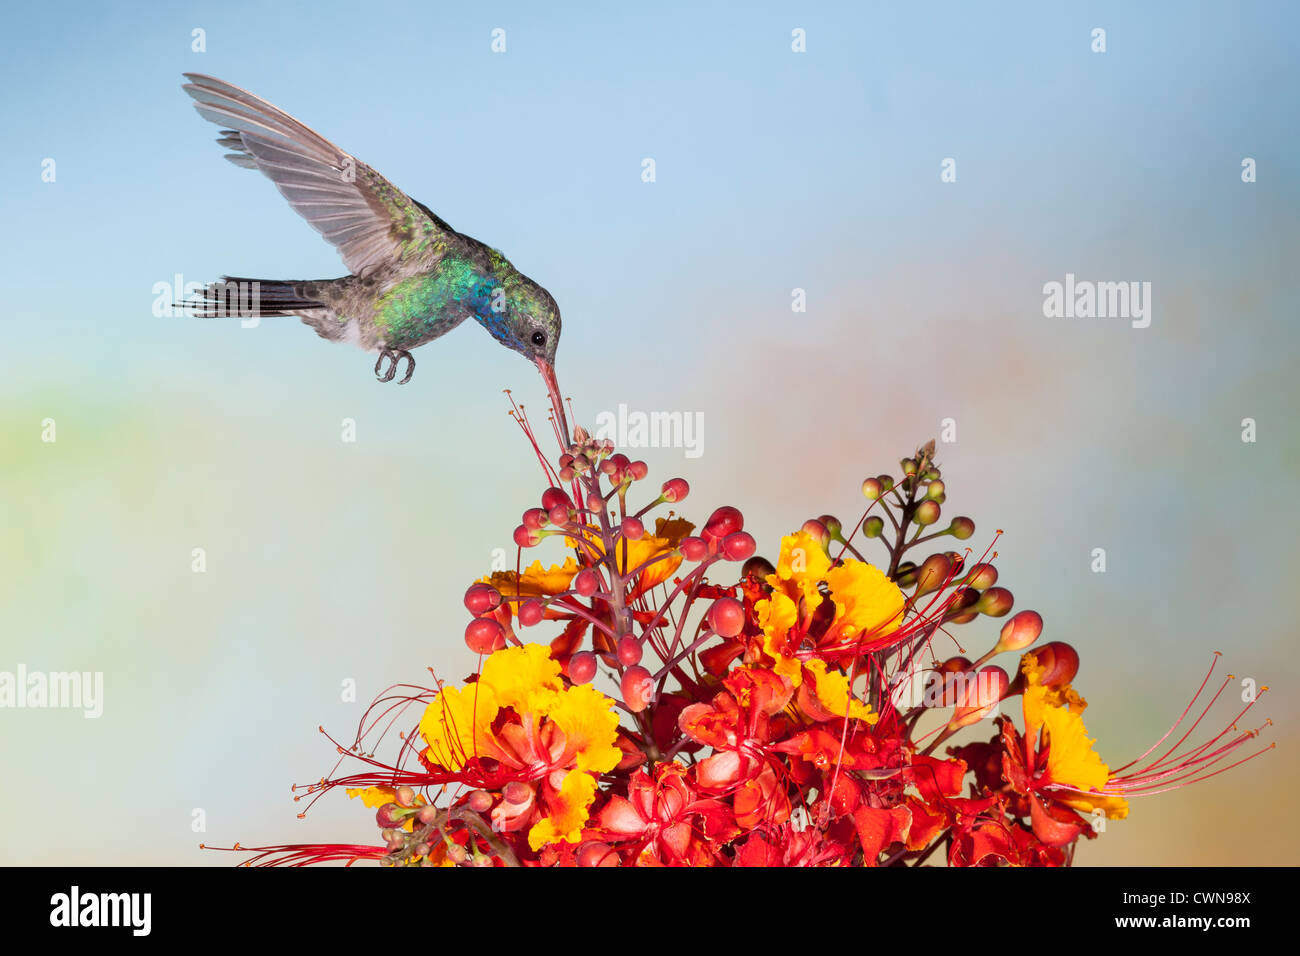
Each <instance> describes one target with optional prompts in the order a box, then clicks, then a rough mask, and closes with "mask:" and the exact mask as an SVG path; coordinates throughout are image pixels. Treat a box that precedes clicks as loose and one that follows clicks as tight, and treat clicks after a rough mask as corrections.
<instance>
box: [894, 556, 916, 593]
mask: <svg viewBox="0 0 1300 956" xmlns="http://www.w3.org/2000/svg"><path fill="white" fill-rule="evenodd" d="M894 583H895V584H897V585H898V586H899V587H900V588H910V587H911V586H912V585H914V584H915V583H916V562H915V561H903V562H901V563H900V564H899V565H898V568H897V570H895V571H894Z"/></svg>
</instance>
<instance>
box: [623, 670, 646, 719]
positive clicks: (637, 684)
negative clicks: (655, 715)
mask: <svg viewBox="0 0 1300 956" xmlns="http://www.w3.org/2000/svg"><path fill="white" fill-rule="evenodd" d="M619 686H620V689H621V690H622V692H623V703H625V704H627V707H628V710H630V711H632V713H634V714H639V713H641V711H643V710H645V709H646V708H647V707H649V706H650V704H651V702H652V701H653V700H654V698H655V681H654V677H652V676H651V674H650V672H649V671H648V670H646V669H645V668H644V667H642V666H641V665H640V664H637V665H635V666H634V667H629V668H628V669H627V670H625V671H624V672H623V680H622V681H621V682H620V684H619Z"/></svg>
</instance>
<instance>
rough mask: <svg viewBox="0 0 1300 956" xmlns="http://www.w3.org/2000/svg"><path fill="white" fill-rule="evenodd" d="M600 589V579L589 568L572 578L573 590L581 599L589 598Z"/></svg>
mask: <svg viewBox="0 0 1300 956" xmlns="http://www.w3.org/2000/svg"><path fill="white" fill-rule="evenodd" d="M599 588H600V578H599V577H598V576H597V575H596V572H595V571H593V570H591V569H590V568H588V569H586V570H585V571H579V572H578V573H577V574H576V575H574V577H573V590H575V591H577V592H578V593H579V594H581V595H582V596H583V597H591V596H592V595H593V594H595V593H596V591H597V590H598V589H599Z"/></svg>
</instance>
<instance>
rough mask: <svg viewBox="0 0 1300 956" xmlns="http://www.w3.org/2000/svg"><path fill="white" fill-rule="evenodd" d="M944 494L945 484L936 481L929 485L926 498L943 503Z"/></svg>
mask: <svg viewBox="0 0 1300 956" xmlns="http://www.w3.org/2000/svg"><path fill="white" fill-rule="evenodd" d="M943 492H944V485H943V482H942V481H939V480H938V479H935V480H934V481H932V482H930V484H929V485H927V486H926V489H925V496H926V497H927V498H929V499H931V500H932V501H943V499H944V494H943Z"/></svg>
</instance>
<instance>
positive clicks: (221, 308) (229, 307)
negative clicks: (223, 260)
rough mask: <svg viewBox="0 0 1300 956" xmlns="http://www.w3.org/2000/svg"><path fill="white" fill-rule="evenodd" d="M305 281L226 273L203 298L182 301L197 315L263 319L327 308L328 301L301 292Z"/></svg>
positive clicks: (210, 286)
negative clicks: (246, 276) (259, 277)
mask: <svg viewBox="0 0 1300 956" xmlns="http://www.w3.org/2000/svg"><path fill="white" fill-rule="evenodd" d="M303 285H306V283H303V282H284V281H281V280H279V279H244V278H239V277H236V276H223V277H222V278H221V281H220V282H214V283H212V284H211V285H209V286H208V287H207V288H205V289H204V290H203V291H202V292H201V293H200V294H199V295H200V297H199V298H197V299H192V300H190V301H189V302H182V303H178V305H179V306H180V307H182V308H186V309H189V310H190V312H191V314H192V315H193V316H194V317H195V318H197V319H224V318H230V317H235V318H241V319H252V318H259V319H262V318H271V317H274V316H277V315H293V314H294V313H295V312H296V311H299V310H302V309H319V308H323V307H324V303H322V302H320V301H319V300H317V299H308V298H306V297H305V296H303V295H301V294H300V293H299V291H298V290H299V289H301V287H302V286H303Z"/></svg>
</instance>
